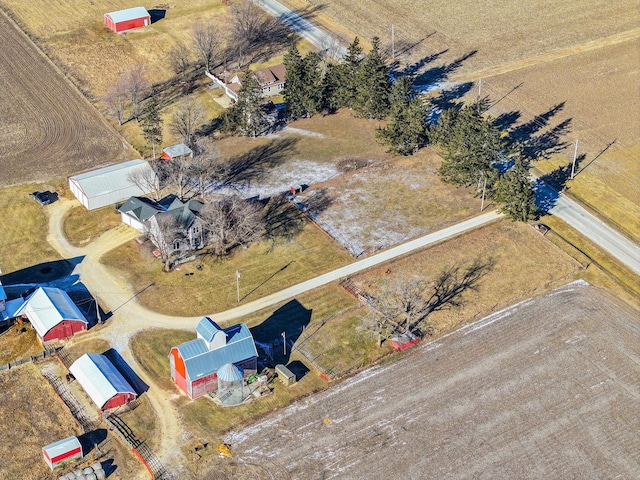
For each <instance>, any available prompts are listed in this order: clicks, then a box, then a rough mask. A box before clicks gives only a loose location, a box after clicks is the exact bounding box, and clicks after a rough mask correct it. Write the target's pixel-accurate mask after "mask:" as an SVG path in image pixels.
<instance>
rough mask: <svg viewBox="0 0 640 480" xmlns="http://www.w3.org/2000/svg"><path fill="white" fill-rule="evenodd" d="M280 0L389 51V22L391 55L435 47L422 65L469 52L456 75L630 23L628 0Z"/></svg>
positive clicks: (421, 53) (408, 57) (413, 55)
mask: <svg viewBox="0 0 640 480" xmlns="http://www.w3.org/2000/svg"><path fill="white" fill-rule="evenodd" d="M282 3H284V4H285V5H289V6H290V7H292V8H294V9H296V8H297V9H306V10H307V11H314V9H315V13H314V14H315V15H316V16H317V17H318V19H319V20H320V21H322V20H323V19H326V20H328V21H329V22H330V23H338V24H340V25H343V26H344V27H346V28H348V29H349V30H351V31H352V32H354V34H356V35H359V36H360V37H362V38H363V39H364V40H370V39H371V38H372V37H373V36H378V37H380V38H381V41H382V43H383V46H386V47H387V49H388V51H389V52H390V51H391V49H390V45H391V25H394V26H395V35H396V52H397V53H399V54H400V58H401V59H402V60H403V61H411V62H416V61H418V60H420V59H424V58H428V57H429V56H431V55H434V54H437V53H439V52H443V53H442V54H441V55H440V56H439V57H438V58H437V59H436V60H435V61H433V62H432V64H431V65H428V66H427V68H430V67H432V66H436V65H441V64H442V63H443V62H442V61H443V60H444V61H445V63H449V62H452V61H453V60H454V59H457V58H460V57H462V56H464V55H466V54H469V53H470V52H473V51H477V53H476V54H475V55H473V56H472V57H470V58H468V59H467V60H465V61H463V62H462V64H461V65H460V66H459V68H457V69H455V71H456V72H457V73H465V72H473V71H477V70H482V69H485V68H490V67H492V68H494V67H496V66H498V65H501V64H506V63H511V62H514V61H518V60H522V59H526V58H529V57H532V56H536V55H539V54H541V53H544V52H548V51H551V50H555V49H561V48H567V47H574V46H577V45H581V44H583V43H587V42H590V41H593V40H598V39H604V38H607V37H609V36H612V35H616V34H620V33H622V32H627V31H630V30H636V29H637V27H638V23H637V20H638V15H637V2H635V1H634V0H621V1H618V2H608V3H603V2H601V1H599V0H584V1H581V2H553V1H550V0H533V1H529V2H521V1H519V2H513V1H510V0H498V1H493V2H475V1H473V0H462V1H458V2H449V1H446V0H424V1H421V2H415V1H412V0H393V1H390V0H377V1H373V2H353V1H350V0H323V1H322V2H319V1H318V2H316V1H304V0H284V1H283V2H282ZM634 13H635V14H634ZM412 46H413V47H412ZM410 47H412V48H410ZM407 49H408V51H407V52H406V53H403V52H404V51H405V50H407Z"/></svg>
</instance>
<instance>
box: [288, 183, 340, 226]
mask: <svg viewBox="0 0 640 480" xmlns="http://www.w3.org/2000/svg"><path fill="white" fill-rule="evenodd" d="M333 202H334V199H333V197H332V196H331V195H330V194H329V189H328V188H327V187H320V188H317V189H314V190H312V191H310V192H309V194H308V195H306V196H305V197H304V198H303V199H302V201H301V206H302V209H303V210H304V211H305V212H306V213H307V214H308V215H309V216H310V217H311V218H313V219H314V220H315V219H316V218H317V217H318V215H320V214H321V213H322V212H324V211H325V210H327V209H328V208H329V207H330V206H331V205H332V204H333ZM296 204H297V202H296Z"/></svg>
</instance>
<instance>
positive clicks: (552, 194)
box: [534, 153, 586, 213]
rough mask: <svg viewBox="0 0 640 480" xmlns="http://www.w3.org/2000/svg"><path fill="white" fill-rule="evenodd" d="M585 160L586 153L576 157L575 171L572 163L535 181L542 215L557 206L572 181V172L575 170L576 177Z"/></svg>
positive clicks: (537, 200) (537, 202)
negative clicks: (562, 193) (561, 195)
mask: <svg viewBox="0 0 640 480" xmlns="http://www.w3.org/2000/svg"><path fill="white" fill-rule="evenodd" d="M585 158H586V154H584V153H583V154H581V155H578V156H577V157H576V165H575V169H574V167H573V162H571V163H568V164H567V165H563V166H561V167H558V168H556V169H555V170H554V171H552V172H551V173H547V174H546V175H543V176H541V177H539V178H538V179H537V180H536V181H535V183H534V189H535V197H536V205H537V206H538V208H539V209H540V211H541V213H548V212H549V210H551V209H552V208H553V207H555V206H556V203H557V201H558V198H559V197H560V192H562V191H564V190H565V189H566V187H567V182H568V181H569V180H571V170H572V169H573V170H574V177H575V175H576V172H578V171H579V169H580V164H581V163H582V162H584V160H585Z"/></svg>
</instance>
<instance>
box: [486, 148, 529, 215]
mask: <svg viewBox="0 0 640 480" xmlns="http://www.w3.org/2000/svg"><path fill="white" fill-rule="evenodd" d="M493 198H494V199H495V200H496V201H497V202H499V203H501V204H502V207H501V209H500V211H501V212H502V213H504V214H506V215H508V216H509V217H510V218H511V219H512V220H514V221H520V222H528V221H529V220H534V219H535V218H537V216H538V208H537V206H536V200H535V192H534V190H533V182H532V180H531V177H530V175H529V168H528V165H527V162H526V161H525V160H524V159H523V158H522V157H521V156H518V157H517V158H516V163H515V165H514V166H513V167H511V168H510V169H509V170H508V171H507V172H506V173H505V174H504V175H503V176H502V177H501V178H500V179H499V180H498V181H497V183H496V185H495V189H494V194H493Z"/></svg>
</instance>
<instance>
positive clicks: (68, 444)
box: [42, 437, 83, 470]
mask: <svg viewBox="0 0 640 480" xmlns="http://www.w3.org/2000/svg"><path fill="white" fill-rule="evenodd" d="M42 456H43V457H44V461H45V462H47V465H49V468H50V469H51V470H53V469H54V468H56V467H57V466H58V465H60V464H61V463H63V462H69V461H71V460H76V459H79V458H82V456H83V455H82V445H81V444H80V441H79V440H78V438H77V437H67V438H63V439H62V440H58V441H57V442H54V443H52V444H50V445H47V446H46V447H42Z"/></svg>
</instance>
